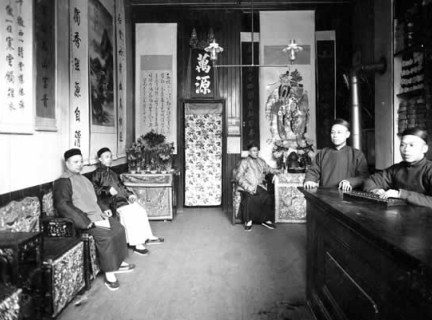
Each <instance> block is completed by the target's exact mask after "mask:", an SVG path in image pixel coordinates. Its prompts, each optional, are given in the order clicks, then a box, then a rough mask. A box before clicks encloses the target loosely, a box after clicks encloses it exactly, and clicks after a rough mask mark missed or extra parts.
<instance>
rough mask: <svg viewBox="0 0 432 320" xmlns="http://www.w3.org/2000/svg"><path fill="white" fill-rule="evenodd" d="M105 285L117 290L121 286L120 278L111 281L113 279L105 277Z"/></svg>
mask: <svg viewBox="0 0 432 320" xmlns="http://www.w3.org/2000/svg"><path fill="white" fill-rule="evenodd" d="M105 285H106V286H107V288H108V289H110V290H111V291H116V290H118V289H119V288H120V283H119V282H118V280H116V281H114V282H111V281H108V280H107V278H106V277H105Z"/></svg>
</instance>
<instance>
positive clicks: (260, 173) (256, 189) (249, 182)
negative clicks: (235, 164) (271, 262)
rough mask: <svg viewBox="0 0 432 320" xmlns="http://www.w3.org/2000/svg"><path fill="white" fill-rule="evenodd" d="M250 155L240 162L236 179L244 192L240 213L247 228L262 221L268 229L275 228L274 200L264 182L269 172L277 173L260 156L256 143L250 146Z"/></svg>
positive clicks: (240, 189)
mask: <svg viewBox="0 0 432 320" xmlns="http://www.w3.org/2000/svg"><path fill="white" fill-rule="evenodd" d="M248 150H249V156H248V157H247V158H245V159H243V160H242V161H241V162H240V165H239V168H238V170H237V175H236V181H237V184H238V186H239V191H241V192H242V194H243V199H242V202H241V204H240V214H241V216H242V219H243V221H244V223H245V230H246V231H250V230H251V229H252V223H253V222H256V223H261V224H262V225H263V226H264V227H266V228H268V229H275V228H276V225H275V224H274V219H275V214H274V203H273V202H274V201H273V198H272V197H271V196H270V195H269V193H268V192H267V187H266V186H265V184H264V180H265V175H266V174H267V173H277V172H278V170H277V169H273V168H271V167H270V166H268V165H267V163H266V162H265V161H264V159H262V158H260V157H258V152H259V151H258V146H257V145H256V144H254V143H252V144H250V145H249V146H248Z"/></svg>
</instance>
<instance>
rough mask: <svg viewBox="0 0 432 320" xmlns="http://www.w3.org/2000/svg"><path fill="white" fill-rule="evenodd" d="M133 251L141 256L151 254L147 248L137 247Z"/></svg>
mask: <svg viewBox="0 0 432 320" xmlns="http://www.w3.org/2000/svg"><path fill="white" fill-rule="evenodd" d="M133 251H134V252H135V253H136V254H139V255H140V256H147V255H148V254H149V251H148V250H147V249H146V248H144V249H137V248H134V249H133Z"/></svg>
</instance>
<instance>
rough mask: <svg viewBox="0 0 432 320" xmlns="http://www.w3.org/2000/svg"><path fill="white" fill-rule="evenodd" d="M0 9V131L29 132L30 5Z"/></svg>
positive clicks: (5, 3)
mask: <svg viewBox="0 0 432 320" xmlns="http://www.w3.org/2000/svg"><path fill="white" fill-rule="evenodd" d="M24 2H25V3H24ZM0 6H1V7H0V28H1V33H0V34H1V40H0V55H1V59H2V63H1V65H2V68H1V74H0V77H1V79H2V82H1V84H2V85H0V101H1V105H0V132H7V133H33V129H34V128H33V123H34V106H33V103H32V102H33V101H32V92H33V74H32V70H33V63H32V62H33V49H32V48H33V17H32V14H33V2H32V1H18V0H16V1H1V4H0Z"/></svg>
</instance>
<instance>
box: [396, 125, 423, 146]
mask: <svg viewBox="0 0 432 320" xmlns="http://www.w3.org/2000/svg"><path fill="white" fill-rule="evenodd" d="M404 136H416V137H419V138H420V139H422V140H423V141H424V142H426V143H427V142H428V134H427V131H426V129H425V128H422V127H412V128H407V129H405V130H404V131H403V132H402V133H401V134H400V137H401V138H402V137H404Z"/></svg>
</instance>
